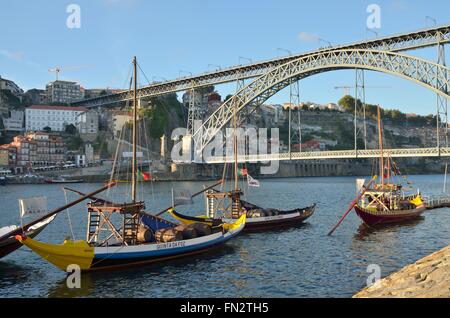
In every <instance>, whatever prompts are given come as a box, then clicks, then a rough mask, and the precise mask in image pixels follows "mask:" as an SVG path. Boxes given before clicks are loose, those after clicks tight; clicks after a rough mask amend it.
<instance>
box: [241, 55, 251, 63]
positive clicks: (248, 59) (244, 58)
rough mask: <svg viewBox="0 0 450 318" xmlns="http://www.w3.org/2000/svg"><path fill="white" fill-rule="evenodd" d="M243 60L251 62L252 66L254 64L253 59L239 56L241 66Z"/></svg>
mask: <svg viewBox="0 0 450 318" xmlns="http://www.w3.org/2000/svg"><path fill="white" fill-rule="evenodd" d="M241 60H247V61H249V62H250V64H252V63H253V60H252V59H251V58H248V57H244V56H239V64H241Z"/></svg>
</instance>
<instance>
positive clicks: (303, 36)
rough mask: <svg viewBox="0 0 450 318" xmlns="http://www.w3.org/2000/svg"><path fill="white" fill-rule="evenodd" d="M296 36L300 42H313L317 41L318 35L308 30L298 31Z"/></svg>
mask: <svg viewBox="0 0 450 318" xmlns="http://www.w3.org/2000/svg"><path fill="white" fill-rule="evenodd" d="M298 38H299V40H300V41H302V42H315V41H319V39H320V37H319V36H318V35H317V34H314V33H308V32H300V34H299V35H298Z"/></svg>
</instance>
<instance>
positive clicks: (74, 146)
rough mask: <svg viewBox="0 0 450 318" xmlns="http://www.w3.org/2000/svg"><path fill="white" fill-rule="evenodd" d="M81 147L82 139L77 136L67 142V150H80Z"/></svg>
mask: <svg viewBox="0 0 450 318" xmlns="http://www.w3.org/2000/svg"><path fill="white" fill-rule="evenodd" d="M82 146H83V139H82V138H81V137H80V136H79V135H75V136H72V137H70V138H69V139H68V140H67V148H68V150H74V151H75V150H80V149H81V147H82Z"/></svg>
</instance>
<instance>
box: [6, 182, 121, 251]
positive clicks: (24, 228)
mask: <svg viewBox="0 0 450 318" xmlns="http://www.w3.org/2000/svg"><path fill="white" fill-rule="evenodd" d="M115 185H116V183H114V182H112V183H108V184H107V185H105V186H104V187H102V188H100V189H98V190H96V191H94V192H92V193H89V194H86V195H85V196H83V197H81V198H79V199H77V200H75V201H73V202H70V203H68V204H66V205H64V206H62V207H60V208H57V209H56V210H53V211H52V212H50V213H48V214H46V215H44V216H42V217H40V218H38V219H36V220H34V221H32V222H30V223H28V224H25V225H24V226H23V227H20V228H18V229H15V230H13V231H11V232H9V233H6V234H5V235H3V236H2V237H0V242H1V241H3V240H5V239H7V238H9V237H11V236H15V235H18V234H20V235H23V233H24V231H27V230H28V229H29V228H30V227H31V226H33V225H35V224H37V223H39V222H42V221H44V220H45V219H48V218H49V217H51V216H53V215H55V214H58V213H60V212H62V211H64V210H67V209H68V208H70V207H72V206H74V205H77V204H78V203H80V202H83V201H84V200H87V199H89V198H90V197H93V196H95V195H96V194H98V193H100V192H103V191H105V190H107V189H109V188H112V187H114V186H115Z"/></svg>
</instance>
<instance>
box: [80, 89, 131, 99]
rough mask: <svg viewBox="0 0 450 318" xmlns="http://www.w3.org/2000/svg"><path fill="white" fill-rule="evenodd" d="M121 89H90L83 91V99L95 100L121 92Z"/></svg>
mask: <svg viewBox="0 0 450 318" xmlns="http://www.w3.org/2000/svg"><path fill="white" fill-rule="evenodd" d="M123 91H124V90H123V89H110V88H90V89H84V98H85V99H89V98H97V97H101V96H105V95H109V94H117V93H121V92H123Z"/></svg>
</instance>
